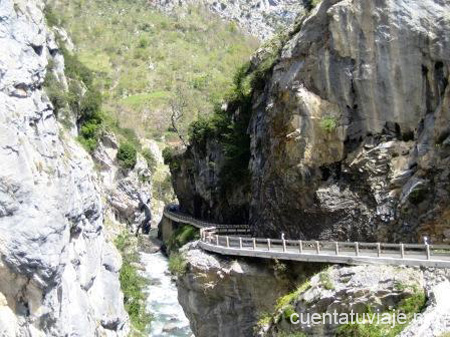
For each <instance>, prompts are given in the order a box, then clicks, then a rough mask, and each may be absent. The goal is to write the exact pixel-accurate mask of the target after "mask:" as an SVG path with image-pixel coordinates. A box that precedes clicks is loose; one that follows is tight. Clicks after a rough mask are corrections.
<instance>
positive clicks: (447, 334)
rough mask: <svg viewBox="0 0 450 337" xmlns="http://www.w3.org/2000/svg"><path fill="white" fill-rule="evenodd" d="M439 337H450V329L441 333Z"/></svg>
mask: <svg viewBox="0 0 450 337" xmlns="http://www.w3.org/2000/svg"><path fill="white" fill-rule="evenodd" d="M439 337H450V331H449V332H444V333H443V334H442V335H440V336H439Z"/></svg>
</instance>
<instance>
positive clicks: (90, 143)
mask: <svg viewBox="0 0 450 337" xmlns="http://www.w3.org/2000/svg"><path fill="white" fill-rule="evenodd" d="M47 13H52V12H51V11H50V10H48V12H47ZM48 15H49V14H48ZM50 17H51V16H50ZM47 20H49V19H48V18H47ZM59 44H60V49H61V51H62V54H63V56H64V62H65V74H66V77H67V79H68V82H69V90H68V92H66V91H65V89H64V88H63V86H62V84H61V83H60V82H59V81H58V79H57V78H56V76H55V74H54V65H53V62H50V63H49V64H48V67H47V74H46V77H45V80H44V88H45V91H46V93H47V95H48V97H49V99H50V101H51V102H52V104H53V107H54V109H55V113H56V115H57V116H58V114H59V112H60V111H61V110H62V109H63V108H65V107H70V110H71V113H72V114H74V115H75V116H76V118H77V124H78V126H79V131H80V132H79V134H80V135H79V138H78V140H79V141H80V143H81V144H82V145H83V146H84V147H85V148H86V150H88V151H89V152H92V151H94V150H95V149H96V148H97V145H98V139H99V137H100V135H101V130H102V127H103V121H104V116H103V113H102V112H101V106H102V95H101V93H100V91H99V90H98V88H97V87H96V86H95V85H94V84H93V77H94V75H93V73H92V71H91V70H89V69H88V68H87V67H85V66H84V65H83V64H82V63H81V62H80V61H79V59H78V57H77V56H76V55H74V54H71V53H70V52H68V51H67V50H66V49H65V48H64V46H63V45H62V44H61V43H59Z"/></svg>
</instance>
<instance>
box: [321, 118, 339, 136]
mask: <svg viewBox="0 0 450 337" xmlns="http://www.w3.org/2000/svg"><path fill="white" fill-rule="evenodd" d="M320 127H321V128H322V129H323V130H324V131H326V132H329V133H331V132H333V131H334V130H336V128H337V119H336V117H333V116H326V117H324V118H322V120H321V121H320Z"/></svg>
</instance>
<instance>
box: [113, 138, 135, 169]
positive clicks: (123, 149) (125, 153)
mask: <svg viewBox="0 0 450 337" xmlns="http://www.w3.org/2000/svg"><path fill="white" fill-rule="evenodd" d="M116 158H117V161H118V162H119V164H120V166H121V167H122V168H123V169H126V170H132V169H133V168H134V167H135V166H136V162H137V151H136V149H135V147H134V146H133V145H132V144H130V143H123V144H120V146H119V150H118V151H117V157H116Z"/></svg>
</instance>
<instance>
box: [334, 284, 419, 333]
mask: <svg viewBox="0 0 450 337" xmlns="http://www.w3.org/2000/svg"><path fill="white" fill-rule="evenodd" d="M396 287H397V289H406V288H409V287H410V288H411V290H412V291H413V294H412V295H411V296H410V297H407V298H405V299H403V300H402V301H401V302H400V303H399V305H398V306H397V308H396V312H393V311H387V312H386V313H391V314H392V316H393V315H398V313H403V314H405V315H406V322H405V324H396V325H395V326H394V327H392V324H391V323H389V322H383V320H381V321H380V322H379V323H378V322H375V323H373V322H372V323H369V322H367V323H364V324H356V323H354V324H345V325H341V326H340V327H339V328H338V332H337V336H338V337H348V336H355V337H366V336H367V337H395V336H397V335H399V334H400V332H401V331H402V330H403V329H404V328H405V327H406V326H407V325H408V324H409V322H410V321H411V320H412V319H413V318H414V314H415V313H419V312H421V311H422V310H423V308H424V307H425V304H426V297H425V292H424V290H423V289H419V288H418V287H417V286H416V285H413V286H411V285H405V286H401V288H400V287H398V286H396ZM367 313H368V314H373V312H372V309H371V308H370V307H368V308H367ZM393 319H394V317H392V318H391V320H393Z"/></svg>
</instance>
